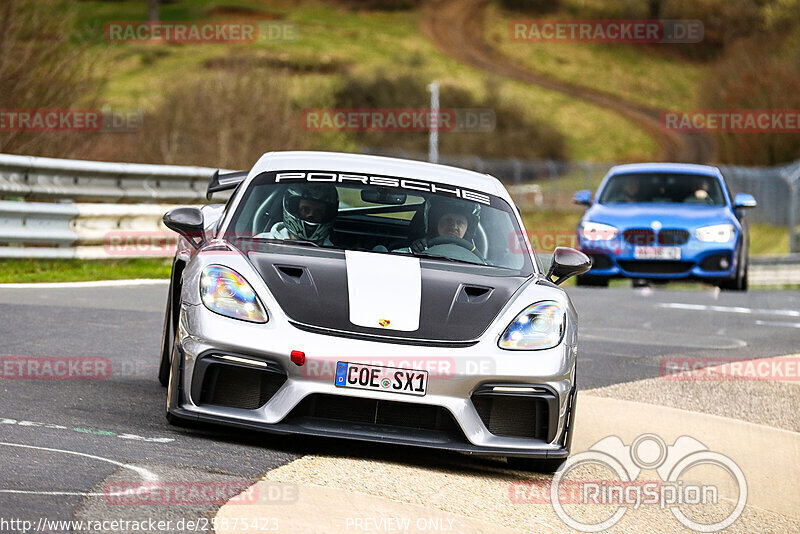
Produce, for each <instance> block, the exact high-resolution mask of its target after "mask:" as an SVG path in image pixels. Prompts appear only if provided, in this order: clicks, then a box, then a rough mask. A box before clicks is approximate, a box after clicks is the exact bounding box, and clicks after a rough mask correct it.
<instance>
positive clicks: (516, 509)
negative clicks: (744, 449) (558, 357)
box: [264, 378, 800, 533]
mask: <svg viewBox="0 0 800 534" xmlns="http://www.w3.org/2000/svg"><path fill="white" fill-rule="evenodd" d="M586 393H587V394H589V395H598V396H606V397H616V398H620V399H626V400H633V401H638V402H644V403H651V404H657V405H662V406H670V407H675V408H679V409H685V410H691V411H697V412H703V413H709V414H715V415H720V416H725V417H732V418H738V419H741V420H745V421H749V422H753V423H759V424H767V425H772V426H776V427H779V428H783V429H790V430H795V431H798V430H800V422H798V413H800V410H799V409H798V408H800V384H798V383H789V382H766V381H707V380H706V381H682V380H665V379H662V378H656V379H646V380H640V381H636V382H632V383H627V384H620V385H614V386H609V387H605V388H600V389H596V390H589V391H587V392H586ZM503 465H504V464H502V463H498V462H495V463H492V462H487V463H486V464H480V463H478V464H476V463H474V462H470V466H469V468H468V469H464V466H459V465H452V464H451V465H448V464H447V463H444V464H440V465H436V466H435V467H434V466H431V467H428V466H421V465H415V464H413V462H412V463H411V464H409V463H407V462H405V463H404V462H402V461H400V462H392V461H387V460H385V459H376V458H369V457H368V456H359V454H358V453H357V452H355V451H354V454H350V455H347V456H324V457H321V456H305V457H303V458H301V459H299V460H296V461H294V462H292V463H290V464H287V465H285V466H283V467H280V468H278V469H275V470H273V471H270V472H269V473H267V474H266V476H265V477H264V480H269V481H277V482H287V483H296V484H299V485H301V487H302V486H303V485H310V486H320V487H325V488H332V489H336V490H339V491H344V492H348V493H349V494H354V496H355V495H358V496H361V497H364V496H374V497H383V498H386V499H390V500H392V501H395V502H399V503H408V504H415V505H423V506H425V507H428V508H433V509H437V510H441V511H444V512H450V513H454V514H458V515H461V516H466V517H470V518H474V519H478V520H481V521H486V522H490V523H493V524H497V525H501V526H503V527H507V528H510V529H513V530H516V531H519V532H543V531H544V532H546V531H556V532H566V531H570V529H568V528H567V526H566V525H565V524H564V523H563V522H562V521H561V519H560V518H559V517H558V516H557V515H556V513H555V511H554V510H553V507H552V505H551V504H550V502H549V499H547V498H546V495H547V492H539V493H535V492H534V491H533V486H531V484H532V483H533V484H536V485H542V486H544V487H545V488H547V487H549V482H550V480H551V478H550V477H549V476H545V475H539V474H534V473H523V472H519V471H512V470H508V469H505V468H504V467H503ZM586 476H588V477H592V476H595V477H596V478H595V480H608V476H607V475H605V474H604V473H601V472H597V473H593V472H592V471H591V470H590V471H589V472H588V473H582V474H581V478H582V479H583V480H587V478H584V477H586ZM589 480H591V478H589ZM537 495H539V496H540V498H538V499H537V498H535V496H537ZM541 496H544V497H541ZM723 502H724V501H723ZM728 504H730V503H728ZM719 506H724V504H718V505H717V507H719ZM731 507H732V505H731ZM565 509H566V510H567V511H568V512H570V515H573V517H576V518H580V519H582V520H584V522H592V521H600V520H603V519H606V518H608V517H609V516H610V515H611V513H612V512H613V509H611V508H609V507H608V506H605V505H580V506H573V505H566V506H565ZM714 511H715V508H714V507H713V506H711V505H709V506H705V507H697V506H695V507H693V508H692V509H691V512H688V511H687V515H690V516H691V517H693V518H694V519H697V520H698V521H700V522H704V521H703V519H704V518H705V522H708V519H710V518H716V519H719V518H720V517H723V516H724V514H723V515H719V513H718V511H719V510H718V508H717V509H716V511H717V513H714ZM726 531H727V532H748V533H749V532H776V533H777V532H800V518H790V517H787V516H783V515H780V514H777V513H774V512H771V511H768V510H763V509H759V508H755V507H752V506H747V507H746V508H745V510H744V512H743V514H742V515H741V517H740V518H739V519H738V521H736V522H735V523H734V524H733V525H732V526H730V527H729V528H728V529H727V530H726ZM609 532H636V533H638V532H692V531H691V530H689V529H688V528H686V527H685V526H683V525H682V524H681V523H679V522H678V521H677V520H676V519H675V517H673V516H672V514H671V513H670V512H669V510H666V509H661V508H660V507H659V506H653V505H650V506H648V505H644V506H642V507H640V508H638V509H629V510H628V511H627V512H626V513H625V515H624V516H623V517H622V519H621V521H620V522H619V523H617V524H616V525H615V526H614V527H612V528H611V529H610V530H609Z"/></svg>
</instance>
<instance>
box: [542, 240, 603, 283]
mask: <svg viewBox="0 0 800 534" xmlns="http://www.w3.org/2000/svg"><path fill="white" fill-rule="evenodd" d="M591 268H592V260H591V259H590V258H589V256H587V255H586V254H584V253H583V252H580V251H578V250H575V249H574V248H568V247H557V248H556V250H555V252H553V262H552V263H551V264H550V270H549V271H548V272H547V279H548V280H550V281H551V282H553V283H554V284H556V285H558V284H560V283H561V282H563V281H564V280H566V279H567V278H570V277H572V276H576V275H579V274H583V273H585V272H586V271H588V270H589V269H591ZM553 277H555V280H553Z"/></svg>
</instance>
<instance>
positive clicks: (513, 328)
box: [498, 300, 567, 350]
mask: <svg viewBox="0 0 800 534" xmlns="http://www.w3.org/2000/svg"><path fill="white" fill-rule="evenodd" d="M566 324H567V314H566V313H565V312H564V308H563V307H562V306H561V305H560V304H559V303H558V302H555V301H552V300H544V301H542V302H537V303H536V304H531V305H530V306H528V307H527V308H525V310H523V312H522V313H520V314H519V315H517V318H516V319H514V322H512V323H511V324H510V325H508V328H506V331H505V333H504V334H503V335H502V336H501V337H500V341H499V343H498V346H499V347H500V348H501V349H511V350H542V349H552V348H553V347H555V346H556V345H558V344H559V343H561V339H562V338H563V337H564V331H565V329H566Z"/></svg>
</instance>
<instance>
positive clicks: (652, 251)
mask: <svg viewBox="0 0 800 534" xmlns="http://www.w3.org/2000/svg"><path fill="white" fill-rule="evenodd" d="M633 257H634V258H636V259H637V260H679V259H681V249H680V248H679V247H634V249H633Z"/></svg>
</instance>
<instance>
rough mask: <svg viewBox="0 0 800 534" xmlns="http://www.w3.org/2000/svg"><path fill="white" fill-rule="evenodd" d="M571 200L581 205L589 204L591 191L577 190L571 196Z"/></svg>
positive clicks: (590, 203)
mask: <svg viewBox="0 0 800 534" xmlns="http://www.w3.org/2000/svg"><path fill="white" fill-rule="evenodd" d="M572 202H574V203H575V204H580V205H581V206H591V205H592V192H591V191H589V190H588V189H584V190H582V191H578V192H577V193H575V196H574V197H572Z"/></svg>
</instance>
